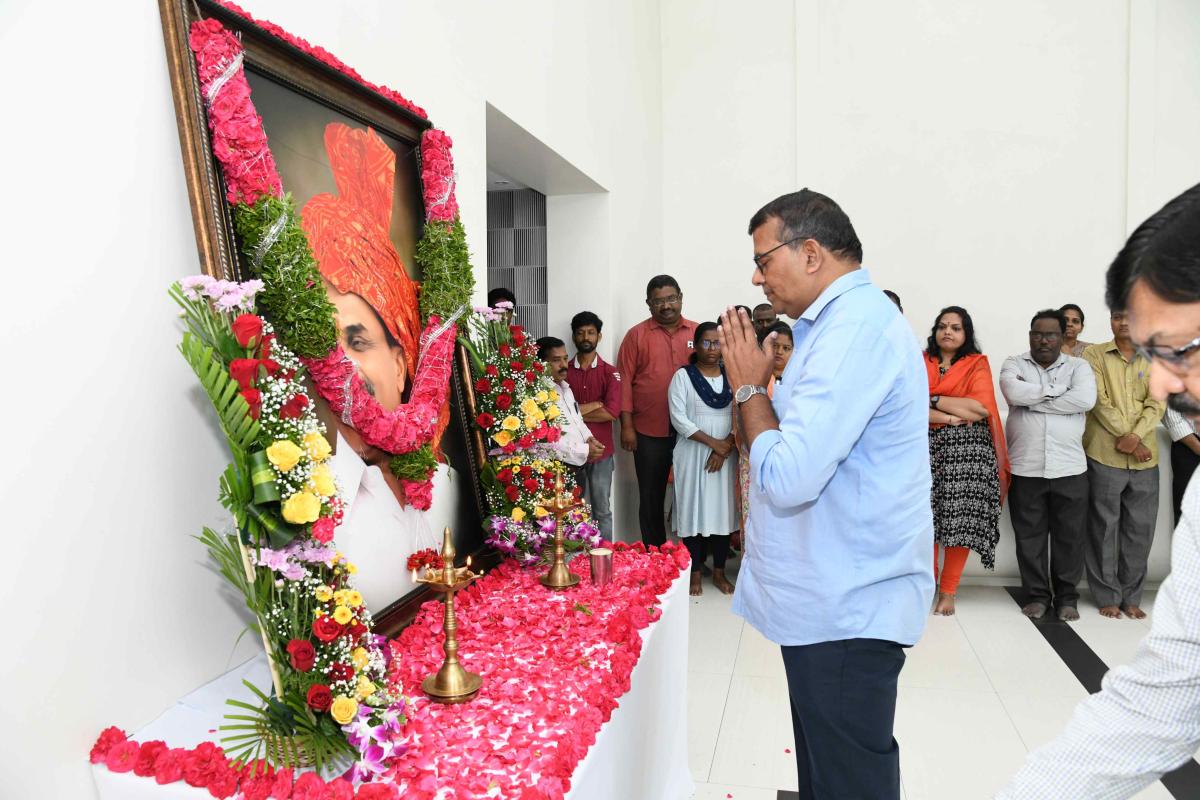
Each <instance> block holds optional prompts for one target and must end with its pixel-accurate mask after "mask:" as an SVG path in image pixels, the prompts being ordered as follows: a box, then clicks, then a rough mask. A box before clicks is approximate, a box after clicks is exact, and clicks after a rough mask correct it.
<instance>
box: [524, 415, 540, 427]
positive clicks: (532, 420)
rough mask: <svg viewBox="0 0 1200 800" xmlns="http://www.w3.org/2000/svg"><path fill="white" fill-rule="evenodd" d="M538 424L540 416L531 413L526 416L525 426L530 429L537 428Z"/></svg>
mask: <svg viewBox="0 0 1200 800" xmlns="http://www.w3.org/2000/svg"><path fill="white" fill-rule="evenodd" d="M537 426H538V418H537V417H535V416H533V415H532V414H530V415H529V416H528V417H526V418H525V427H526V428H528V429H529V430H531V431H532V430H536V429H537Z"/></svg>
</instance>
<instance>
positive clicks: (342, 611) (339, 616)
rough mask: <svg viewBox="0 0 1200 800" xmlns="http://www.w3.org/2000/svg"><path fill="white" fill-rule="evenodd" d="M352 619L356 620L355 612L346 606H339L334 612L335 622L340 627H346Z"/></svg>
mask: <svg viewBox="0 0 1200 800" xmlns="http://www.w3.org/2000/svg"><path fill="white" fill-rule="evenodd" d="M352 619H354V612H353V611H351V610H350V609H348V608H346V607H345V606H338V607H337V608H335V609H334V610H333V621H334V622H336V623H337V624H338V625H345V624H346V623H347V622H349V621H350V620H352Z"/></svg>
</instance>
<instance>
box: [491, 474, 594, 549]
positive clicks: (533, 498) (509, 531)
mask: <svg viewBox="0 0 1200 800" xmlns="http://www.w3.org/2000/svg"><path fill="white" fill-rule="evenodd" d="M560 478H561V480H562V482H563V490H564V491H566V492H569V493H570V494H572V495H574V496H575V497H576V498H578V497H579V495H580V493H581V490H580V488H579V486H577V485H576V483H575V478H574V475H573V474H572V473H571V471H570V470H566V471H564V470H563V468H562V464H560V463H559V462H557V461H554V460H552V459H549V458H543V457H538V456H536V455H532V454H529V453H526V452H518V453H516V454H514V455H511V456H505V457H497V458H494V459H492V460H491V461H489V462H488V463H487V465H486V466H485V467H484V469H483V474H482V482H483V491H484V496H485V497H486V498H487V502H488V507H489V508H491V509H492V511H493V514H492V516H491V518H490V519H489V520H488V521H487V528H488V537H487V543H488V544H490V545H492V546H493V547H495V548H496V549H497V550H499V551H500V552H502V553H505V554H506V555H510V556H512V557H514V558H516V559H517V560H518V561H520V562H521V563H526V564H532V563H534V562H537V561H539V560H541V557H542V556H543V554H544V552H545V547H546V545H547V544H549V543H550V542H552V541H553V539H554V527H555V524H556V520H555V518H554V516H553V515H551V514H550V513H549V512H548V511H547V510H546V508H545V506H546V504H547V503H548V502H550V501H551V500H552V499H553V497H554V493H555V490H556V486H557V481H558V480H559V479H560ZM600 541H601V540H600V529H599V528H597V527H596V525H595V524H594V523H593V522H592V520H591V516H590V514H589V511H588V509H587V508H586V507H582V506H581V507H576V508H574V509H572V510H571V511H570V512H569V513H568V514H567V516H566V517H564V518H563V544H564V546H565V548H566V550H567V551H568V552H575V551H579V550H582V549H584V548H588V547H598V546H599V545H600Z"/></svg>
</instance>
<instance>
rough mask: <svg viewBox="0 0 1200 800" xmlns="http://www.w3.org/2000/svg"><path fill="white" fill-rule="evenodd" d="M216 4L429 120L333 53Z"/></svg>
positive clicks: (226, 4)
mask: <svg viewBox="0 0 1200 800" xmlns="http://www.w3.org/2000/svg"><path fill="white" fill-rule="evenodd" d="M217 2H218V3H220V4H221V5H222V6H224V7H225V8H227V9H229V10H230V11H232V12H233V13H235V14H237V15H238V16H239V17H241V18H242V19H244V20H246V21H247V22H249V23H251V24H252V25H256V26H257V27H259V28H261V29H263V30H264V31H266V32H267V33H269V34H271V35H272V36H274V37H275V38H276V39H280V40H281V41H284V42H287V43H288V44H290V45H291V46H292V47H295V48H296V49H297V50H301V51H303V52H305V53H307V54H308V55H310V56H312V57H313V58H315V59H317V60H318V61H320V62H321V63H323V64H325V65H327V66H330V67H333V68H334V69H336V70H337V71H338V72H340V73H342V74H343V75H345V76H346V77H348V78H351V79H353V80H354V81H356V82H358V83H359V84H361V85H363V86H365V87H367V88H368V89H370V90H371V91H373V92H375V94H377V95H379V96H380V97H385V98H387V99H388V100H391V101H392V102H393V103H395V104H396V105H398V106H400V107H401V108H404V109H407V110H408V111H411V112H412V113H414V114H416V115H417V116H418V117H420V118H421V119H429V115H428V114H426V113H425V109H423V108H421V107H420V106H419V105H417V104H416V103H413V102H412V101H410V100H408V99H407V98H405V97H404V96H403V95H401V94H400V93H399V92H397V91H396V90H394V89H389V88H388V87H386V86H381V85H379V84H377V83H371V82H370V81H369V80H367V79H366V78H364V77H363V76H362V75H360V74H358V71H357V70H355V69H354V68H353V67H351V66H350V65H348V64H346V63H345V62H344V61H342V60H341V59H340V58H338V57H337V56H335V55H334V54H333V53H330V52H329V51H328V50H326V49H325V48H324V47H320V46H319V45H313V44H309V43H308V42H307V41H305V40H304V39H301V38H300V37H299V36H295V35H293V34H291V33H288V32H287V31H285V30H284V29H283V28H281V27H279V26H278V25H276V24H275V23H274V22H269V21H267V20H265V19H263V20H259V19H255V18H254V17H253V16H252V15H251V14H250V12H249V11H246V10H245V9H244V8H242V7H241V6H238V5H237V4H235V3H231V2H229V0H217Z"/></svg>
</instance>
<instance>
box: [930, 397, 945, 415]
mask: <svg viewBox="0 0 1200 800" xmlns="http://www.w3.org/2000/svg"><path fill="white" fill-rule="evenodd" d="M941 399H942V396H941V395H940V394H935V395H934V396H933V397H930V398H929V407H930V408H932V409H933V410H935V411H936V410H937V404H938V403H939V402H940V401H941Z"/></svg>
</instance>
